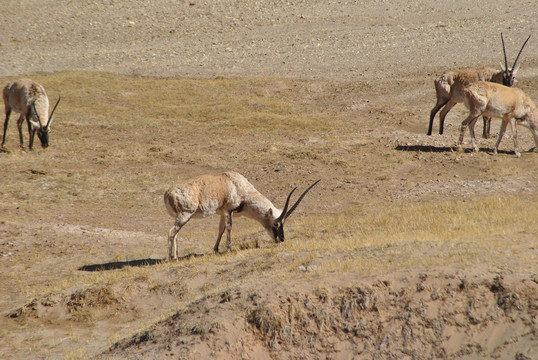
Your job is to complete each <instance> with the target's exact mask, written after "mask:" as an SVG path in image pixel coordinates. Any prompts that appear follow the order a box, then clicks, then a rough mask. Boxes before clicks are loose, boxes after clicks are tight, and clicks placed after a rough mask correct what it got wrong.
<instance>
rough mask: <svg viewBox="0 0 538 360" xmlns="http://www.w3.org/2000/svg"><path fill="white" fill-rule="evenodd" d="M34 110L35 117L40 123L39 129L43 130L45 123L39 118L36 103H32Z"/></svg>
mask: <svg viewBox="0 0 538 360" xmlns="http://www.w3.org/2000/svg"><path fill="white" fill-rule="evenodd" d="M32 108H33V109H34V114H35V116H37V121H39V127H40V128H43V123H42V122H41V118H40V117H39V114H38V113H37V110H36V108H35V101H34V102H33V103H32Z"/></svg>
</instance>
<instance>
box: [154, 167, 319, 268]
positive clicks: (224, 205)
mask: <svg viewBox="0 0 538 360" xmlns="http://www.w3.org/2000/svg"><path fill="white" fill-rule="evenodd" d="M319 181H320V180H318V181H316V182H315V183H313V184H312V185H310V187H308V188H307V189H306V190H305V191H304V192H303V194H302V195H301V196H299V199H298V200H297V202H295V204H294V205H293V206H292V207H291V208H290V209H289V210H288V205H289V201H290V198H291V195H292V194H293V192H294V191H295V190H296V189H297V188H295V189H293V190H292V191H291V192H290V194H289V195H288V198H287V200H286V204H285V205H284V208H283V209H282V210H280V209H277V208H276V207H275V206H274V205H273V204H272V203H271V201H269V199H267V198H266V197H265V196H263V195H262V194H261V193H260V192H259V191H258V190H256V189H255V188H254V186H253V185H252V184H251V183H250V182H249V181H248V180H247V179H246V178H245V177H244V176H243V175H241V174H239V173H237V172H233V171H230V172H225V173H223V174H219V175H202V176H199V177H196V178H193V179H190V180H188V181H186V182H183V183H180V184H177V185H173V186H171V187H170V188H169V189H168V190H167V191H166V192H165V193H164V204H165V206H166V209H167V210H168V213H169V214H170V215H171V216H172V217H174V218H175V223H174V226H173V227H172V228H171V229H170V231H169V232H168V260H171V259H177V258H178V252H179V251H178V246H177V234H178V232H179V230H181V228H182V227H183V226H184V225H185V224H186V223H187V222H188V221H189V220H190V219H191V218H193V217H199V216H202V217H205V216H208V215H213V214H219V215H220V225H219V234H218V237H217V242H216V243H215V246H214V247H213V250H214V251H215V252H218V251H219V243H220V239H221V237H222V234H223V233H224V230H226V237H227V244H226V247H227V250H230V249H231V237H230V234H231V230H232V215H233V214H234V213H235V214H237V215H244V216H247V217H250V218H252V219H254V220H257V221H258V222H259V223H260V224H262V226H263V227H264V228H265V229H266V230H267V232H268V233H269V235H270V236H271V238H272V239H273V240H274V241H275V242H282V241H284V222H285V221H286V219H287V218H288V217H289V216H290V215H291V213H292V212H293V211H294V210H295V208H297V206H298V205H299V203H300V202H301V200H302V199H303V197H304V196H305V195H306V193H307V192H308V191H309V190H310V189H312V187H313V186H314V185H316V184H317V183H318V182H319Z"/></svg>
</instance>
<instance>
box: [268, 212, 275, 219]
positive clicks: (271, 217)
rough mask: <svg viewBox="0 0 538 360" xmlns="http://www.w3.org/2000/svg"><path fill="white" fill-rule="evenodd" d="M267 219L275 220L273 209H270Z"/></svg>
mask: <svg viewBox="0 0 538 360" xmlns="http://www.w3.org/2000/svg"><path fill="white" fill-rule="evenodd" d="M267 217H268V218H269V219H271V220H273V219H274V216H273V209H269V210H267Z"/></svg>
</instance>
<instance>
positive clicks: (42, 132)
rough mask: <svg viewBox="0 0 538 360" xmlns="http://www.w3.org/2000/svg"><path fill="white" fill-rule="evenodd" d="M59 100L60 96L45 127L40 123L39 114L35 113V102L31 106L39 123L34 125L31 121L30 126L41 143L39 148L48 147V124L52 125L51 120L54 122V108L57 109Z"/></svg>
mask: <svg viewBox="0 0 538 360" xmlns="http://www.w3.org/2000/svg"><path fill="white" fill-rule="evenodd" d="M60 99H61V96H60V97H58V101H57V102H56V105H54V108H53V109H52V112H51V113H50V116H49V118H48V121H47V125H46V126H43V123H42V122H41V118H40V117H39V112H38V111H37V109H36V107H35V102H34V103H33V104H32V108H33V110H34V114H35V116H36V117H37V121H38V122H39V123H35V122H34V121H32V125H33V127H34V128H35V129H36V132H37V137H38V138H39V141H41V146H42V147H44V148H46V147H48V146H49V134H50V124H52V120H54V111H56V108H57V107H58V104H59V103H60Z"/></svg>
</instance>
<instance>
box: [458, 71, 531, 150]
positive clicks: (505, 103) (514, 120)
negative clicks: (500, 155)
mask: <svg viewBox="0 0 538 360" xmlns="http://www.w3.org/2000/svg"><path fill="white" fill-rule="evenodd" d="M463 92H464V103H465V106H466V107H467V108H468V109H469V116H467V118H465V120H464V121H463V122H462V123H461V128H460V138H459V140H458V144H457V145H458V148H459V149H461V144H462V143H463V136H464V134H465V128H466V127H467V126H468V127H469V132H470V133H471V141H472V146H473V150H474V151H478V146H476V143H475V135H474V125H475V123H476V121H477V119H478V118H479V117H480V116H489V117H497V118H500V119H502V123H501V130H500V132H499V138H498V139H497V143H496V144H495V147H494V148H493V153H494V154H497V149H498V147H499V144H500V143H501V139H502V137H503V135H504V132H505V131H506V126H507V125H508V123H510V126H511V128H512V134H513V136H514V152H515V154H516V156H517V157H520V156H521V154H520V153H519V152H518V149H517V127H516V125H523V126H525V127H527V128H528V129H529V130H530V131H531V133H532V136H533V137H534V142H535V144H536V148H537V149H538V131H537V130H538V127H537V123H536V122H537V121H538V110H536V106H535V105H534V103H533V102H532V100H531V99H530V98H529V96H528V95H527V94H525V93H524V92H523V90H521V89H518V88H510V87H506V86H504V85H501V84H496V83H491V82H486V81H478V82H475V83H472V84H470V85H469V86H467V87H466V88H465V89H464V91H463Z"/></svg>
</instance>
